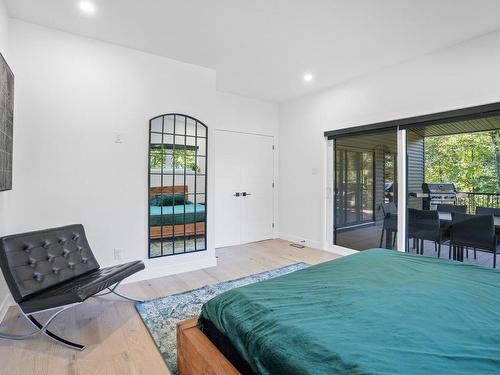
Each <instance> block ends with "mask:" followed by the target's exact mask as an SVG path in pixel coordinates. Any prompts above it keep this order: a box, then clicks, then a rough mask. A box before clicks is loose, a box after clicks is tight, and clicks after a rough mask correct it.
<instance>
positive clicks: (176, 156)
mask: <svg viewBox="0 0 500 375" xmlns="http://www.w3.org/2000/svg"><path fill="white" fill-rule="evenodd" d="M207 151H208V127H207V126H206V125H205V124H204V123H202V122H201V121H199V120H197V119H196V118H194V117H191V116H188V115H184V114H180V113H168V114H164V115H160V116H156V117H154V118H152V119H151V120H150V121H149V151H148V238H149V241H148V244H149V246H148V256H149V258H159V257H164V256H172V255H179V254H186V253H193V252H198V251H205V250H206V249H207V231H206V228H207V170H208V152H207Z"/></svg>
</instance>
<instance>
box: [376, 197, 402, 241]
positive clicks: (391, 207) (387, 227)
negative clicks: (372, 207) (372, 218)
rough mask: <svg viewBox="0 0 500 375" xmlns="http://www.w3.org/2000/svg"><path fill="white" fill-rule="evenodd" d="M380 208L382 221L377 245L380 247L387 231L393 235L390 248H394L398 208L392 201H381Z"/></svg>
mask: <svg viewBox="0 0 500 375" xmlns="http://www.w3.org/2000/svg"><path fill="white" fill-rule="evenodd" d="M380 208H381V209H382V213H383V214H384V222H383V224H382V233H381V235H380V245H379V247H382V242H383V240H384V231H385V234H386V236H387V235H388V234H389V233H390V234H391V235H393V236H394V237H393V239H392V248H394V245H395V244H396V233H397V232H398V208H397V206H396V204H395V203H394V202H390V203H382V204H381V205H380Z"/></svg>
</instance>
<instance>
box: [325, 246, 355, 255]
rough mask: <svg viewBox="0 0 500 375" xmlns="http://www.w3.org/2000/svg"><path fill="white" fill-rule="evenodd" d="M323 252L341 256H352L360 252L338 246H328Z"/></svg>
mask: <svg viewBox="0 0 500 375" xmlns="http://www.w3.org/2000/svg"><path fill="white" fill-rule="evenodd" d="M323 250H325V251H329V252H331V253H335V254H339V255H352V254H356V253H358V252H359V251H358V250H354V249H349V248H348V247H343V246H338V245H328V246H325V247H324V248H323Z"/></svg>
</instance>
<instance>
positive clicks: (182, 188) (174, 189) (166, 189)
mask: <svg viewBox="0 0 500 375" xmlns="http://www.w3.org/2000/svg"><path fill="white" fill-rule="evenodd" d="M172 193H184V194H185V196H186V200H188V187H187V185H176V186H163V187H161V186H154V187H151V188H149V195H156V194H172Z"/></svg>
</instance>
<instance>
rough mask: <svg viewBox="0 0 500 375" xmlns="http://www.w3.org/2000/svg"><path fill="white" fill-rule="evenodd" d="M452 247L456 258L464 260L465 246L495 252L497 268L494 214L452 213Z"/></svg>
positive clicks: (494, 264) (494, 260) (494, 259)
mask: <svg viewBox="0 0 500 375" xmlns="http://www.w3.org/2000/svg"><path fill="white" fill-rule="evenodd" d="M451 215H452V222H451V247H452V248H453V254H454V255H455V256H454V259H456V260H459V261H463V250H464V247H473V248H474V250H478V251H484V252H489V253H492V254H493V268H496V259H497V248H498V240H497V236H496V234H495V221H494V218H493V215H480V216H477V215H466V214H459V213H455V212H454V213H452V214H451Z"/></svg>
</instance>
